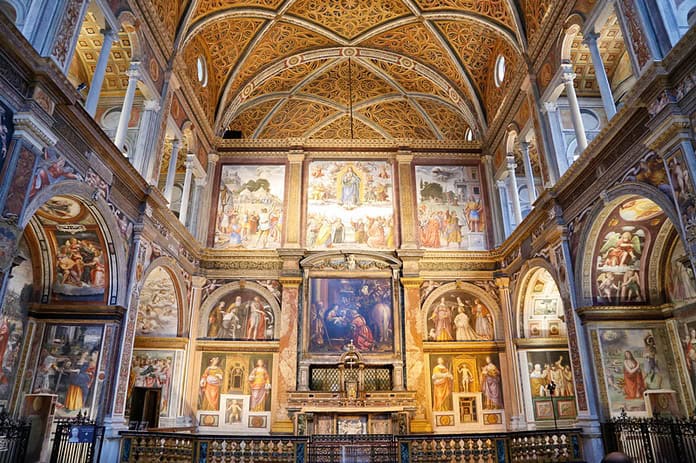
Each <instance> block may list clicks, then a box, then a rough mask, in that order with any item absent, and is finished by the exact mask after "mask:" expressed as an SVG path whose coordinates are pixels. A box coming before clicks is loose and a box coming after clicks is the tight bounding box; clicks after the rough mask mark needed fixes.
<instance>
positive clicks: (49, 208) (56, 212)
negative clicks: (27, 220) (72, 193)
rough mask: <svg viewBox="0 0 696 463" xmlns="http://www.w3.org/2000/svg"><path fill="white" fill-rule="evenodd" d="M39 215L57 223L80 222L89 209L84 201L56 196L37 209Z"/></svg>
mask: <svg viewBox="0 0 696 463" xmlns="http://www.w3.org/2000/svg"><path fill="white" fill-rule="evenodd" d="M36 213H37V214H38V215H39V217H41V218H43V219H45V220H46V219H47V220H49V221H52V222H56V223H76V222H80V221H81V220H82V219H83V218H84V217H85V215H86V214H87V210H86V209H85V208H84V207H83V206H82V203H80V202H79V201H77V200H75V199H73V198H71V197H69V196H54V197H52V198H51V199H49V200H48V201H46V202H45V203H44V204H43V205H42V206H41V207H39V210H38V211H36Z"/></svg>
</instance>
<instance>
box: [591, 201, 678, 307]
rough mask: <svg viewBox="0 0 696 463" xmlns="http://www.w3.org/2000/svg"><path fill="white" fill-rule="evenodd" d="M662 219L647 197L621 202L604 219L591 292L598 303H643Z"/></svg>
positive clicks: (662, 216)
mask: <svg viewBox="0 0 696 463" xmlns="http://www.w3.org/2000/svg"><path fill="white" fill-rule="evenodd" d="M664 220H665V215H664V213H663V212H662V210H661V209H660V208H659V206H657V205H656V204H655V203H654V202H652V201H650V200H649V199H646V198H639V197H634V198H630V199H627V200H625V201H623V202H622V203H621V204H619V205H618V206H617V207H616V208H615V209H614V210H613V211H612V212H611V213H610V214H609V216H608V217H607V219H606V220H605V224H604V225H603V227H602V230H601V231H600V240H599V242H598V243H597V248H596V249H597V251H596V254H595V267H594V279H595V287H594V293H595V297H596V300H597V302H598V303H600V304H626V303H644V302H647V301H648V294H646V288H647V281H646V273H647V272H646V268H645V266H646V263H647V262H648V261H649V256H650V253H651V251H652V246H653V241H654V239H653V238H652V237H654V236H656V235H657V231H658V230H659V227H660V226H661V225H662V223H663V222H664Z"/></svg>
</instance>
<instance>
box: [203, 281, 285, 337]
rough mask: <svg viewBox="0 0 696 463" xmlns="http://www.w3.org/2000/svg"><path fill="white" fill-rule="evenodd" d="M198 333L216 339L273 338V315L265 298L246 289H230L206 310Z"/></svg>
mask: <svg viewBox="0 0 696 463" xmlns="http://www.w3.org/2000/svg"><path fill="white" fill-rule="evenodd" d="M207 322H208V323H207V325H205V326H203V332H201V336H204V337H207V338H217V339H248V340H254V341H257V340H265V339H273V336H274V333H275V315H274V313H273V308H272V306H271V304H270V303H269V301H268V300H267V299H266V298H265V297H264V296H262V295H261V294H259V293H258V292H256V291H255V290H253V289H250V288H239V289H233V290H231V291H230V292H229V293H227V294H225V295H223V296H222V297H221V298H220V300H219V301H217V303H216V304H215V305H214V306H213V308H212V309H211V310H210V312H209V314H208V318H207Z"/></svg>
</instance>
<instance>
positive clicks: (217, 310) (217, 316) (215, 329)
mask: <svg viewBox="0 0 696 463" xmlns="http://www.w3.org/2000/svg"><path fill="white" fill-rule="evenodd" d="M224 311H225V301H220V302H219V303H218V306H217V307H213V309H212V310H211V311H210V314H209V315H208V337H209V338H217V337H218V333H219V332H220V328H221V327H222V313H223V312H224Z"/></svg>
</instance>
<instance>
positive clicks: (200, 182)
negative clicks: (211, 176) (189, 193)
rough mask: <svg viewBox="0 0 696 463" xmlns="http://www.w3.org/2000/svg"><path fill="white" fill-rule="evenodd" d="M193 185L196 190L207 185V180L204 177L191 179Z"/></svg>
mask: <svg viewBox="0 0 696 463" xmlns="http://www.w3.org/2000/svg"><path fill="white" fill-rule="evenodd" d="M193 183H195V184H196V188H203V187H204V186H205V185H206V184H207V183H208V179H207V178H206V177H193Z"/></svg>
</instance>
